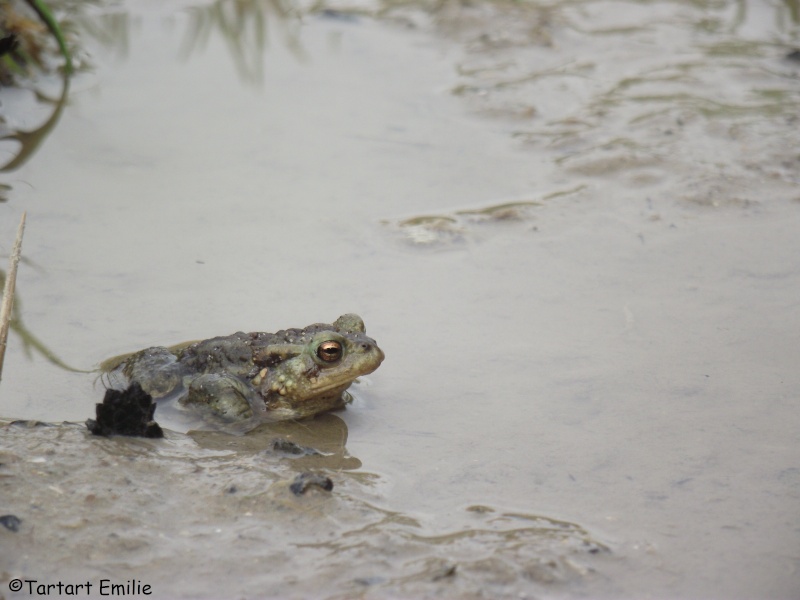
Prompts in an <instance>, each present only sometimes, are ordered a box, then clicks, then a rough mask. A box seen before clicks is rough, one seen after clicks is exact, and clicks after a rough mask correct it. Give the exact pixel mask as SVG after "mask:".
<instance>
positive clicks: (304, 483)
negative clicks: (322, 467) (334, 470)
mask: <svg viewBox="0 0 800 600" xmlns="http://www.w3.org/2000/svg"><path fill="white" fill-rule="evenodd" d="M312 485H315V486H317V487H319V488H322V489H323V490H325V491H326V492H330V491H331V490H332V489H333V481H331V478H330V477H326V476H325V475H318V474H317V473H300V475H298V476H297V477H295V478H294V481H293V482H292V483H291V485H290V486H289V489H290V490H292V493H293V494H294V495H295V496H301V495H303V494H305V493H306V491H308V488H310V487H311V486H312Z"/></svg>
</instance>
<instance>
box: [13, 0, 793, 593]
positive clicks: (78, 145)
mask: <svg viewBox="0 0 800 600" xmlns="http://www.w3.org/2000/svg"><path fill="white" fill-rule="evenodd" d="M234 7H238V8H239V10H241V11H243V14H244V15H245V19H244V22H245V23H246V24H247V25H246V27H245V28H244V29H243V30H242V31H239V32H238V33H235V34H234V35H228V36H227V37H226V35H224V34H223V31H230V30H231V29H234V30H235V27H233V26H232V23H234V22H235V21H236V11H235V10H233V9H234ZM330 7H331V8H332V9H343V8H347V9H352V8H353V7H352V6H351V5H348V6H335V5H333V4H331V5H330ZM797 14H798V10H797V5H796V3H792V2H788V1H787V2H784V3H773V4H765V3H760V4H759V3H750V4H742V3H738V4H736V3H709V4H701V3H695V4H680V3H666V2H665V3H656V4H652V3H650V4H638V3H618V2H585V3H570V4H563V5H545V4H534V3H530V4H519V3H514V4H504V3H499V2H498V3H491V4H488V3H487V4H480V3H478V4H473V5H471V6H459V5H457V4H455V3H451V4H444V5H437V6H436V7H426V6H424V5H422V6H421V5H417V6H413V7H409V6H394V5H391V4H383V5H380V6H378V5H371V4H370V5H365V6H363V7H361V8H360V9H359V10H347V11H345V12H337V11H335V10H329V11H327V12H307V11H305V10H304V9H302V8H301V7H299V6H294V7H290V6H288V5H279V4H277V3H276V4H270V5H256V4H249V3H222V4H200V3H192V2H184V3H181V5H180V6H178V5H175V4H170V5H169V6H164V5H162V4H161V3H142V2H136V3H127V4H123V5H121V6H115V7H107V8H103V7H95V8H91V9H86V12H85V13H83V14H81V15H78V16H77V17H76V18H75V21H76V27H78V30H79V31H81V32H82V33H81V35H82V38H81V39H82V42H83V44H84V45H85V55H84V57H83V59H84V60H86V61H90V62H91V63H92V64H93V65H94V69H93V70H92V71H91V72H85V73H82V74H80V75H79V76H78V77H76V78H75V79H74V80H73V82H72V84H71V87H70V91H69V100H68V105H67V106H66V107H65V108H64V110H63V112H62V113H61V114H60V115H59V118H58V122H57V124H56V126H55V127H54V128H53V130H52V132H51V133H50V134H49V136H48V137H47V139H46V140H45V141H44V142H43V143H42V145H41V146H40V148H39V149H38V151H37V152H36V153H35V154H34V155H33V156H32V157H31V158H30V160H28V161H27V162H26V163H25V164H24V166H22V167H20V168H18V169H16V170H14V171H11V172H8V173H4V174H3V179H2V182H3V183H6V184H8V185H10V186H11V191H10V192H9V193H8V194H7V196H8V201H7V202H5V203H2V204H0V215H2V216H1V217H0V240H3V244H4V249H8V248H10V245H11V240H12V238H13V233H14V231H15V228H16V223H17V220H18V217H19V215H20V213H21V212H22V211H23V210H26V211H27V212H28V230H27V233H26V238H25V243H24V253H25V255H26V257H27V259H28V261H29V262H27V263H25V264H23V265H22V268H21V271H20V274H19V281H18V290H19V298H20V303H19V306H20V308H21V312H20V315H21V318H22V321H23V324H24V326H25V328H26V331H27V332H29V333H30V334H32V335H33V336H35V337H36V340H37V341H39V342H41V344H42V345H43V346H44V347H46V348H47V349H49V350H51V351H52V352H53V353H54V355H55V356H56V357H57V358H58V360H60V361H62V362H63V363H65V364H68V365H70V366H74V367H76V368H79V369H90V368H92V366H93V365H95V364H97V363H99V362H100V361H101V360H103V359H105V358H107V357H109V356H112V355H114V354H119V353H122V352H126V351H130V350H134V349H137V348H140V347H144V346H148V345H151V344H155V343H158V344H171V343H176V342H180V341H183V340H187V339H197V338H202V337H208V336H213V335H219V334H227V333H231V332H233V331H236V330H245V331H250V330H275V329H279V328H284V327H290V326H304V325H306V324H309V323H311V322H316V321H329V320H332V319H335V318H336V317H337V316H338V315H340V314H342V313H345V312H352V311H355V312H358V313H359V314H361V315H362V316H363V317H364V319H365V321H366V324H367V328H368V332H369V334H370V335H371V336H373V337H374V338H375V339H376V340H377V341H378V343H379V344H380V345H381V347H382V348H383V349H384V351H385V352H386V355H387V359H386V361H385V363H384V364H383V365H382V366H381V368H380V369H379V370H378V371H377V372H375V373H374V374H372V375H370V376H369V377H368V378H366V379H365V381H362V382H361V384H359V385H357V386H355V391H354V395H355V397H356V400H355V402H354V403H353V405H352V406H350V407H349V408H348V409H347V410H346V411H344V412H341V413H338V414H336V415H331V416H326V417H324V418H320V419H316V420H314V421H310V422H306V423H301V424H297V425H291V424H290V425H286V427H285V428H278V429H269V430H266V431H259V432H256V433H255V434H253V435H251V436H247V437H246V438H227V437H224V436H222V437H220V436H214V435H211V434H196V433H195V434H189V435H188V436H187V435H184V434H183V433H181V432H180V429H181V428H180V424H178V423H164V424H165V425H166V426H172V428H173V429H174V430H175V431H174V432H171V433H169V435H168V437H167V439H166V440H163V441H160V442H152V441H138V440H120V439H117V440H98V439H94V438H91V437H90V436H88V434H87V433H86V432H85V431H84V430H83V429H82V427H80V426H71V425H62V426H58V427H37V428H31V429H28V428H23V427H21V426H8V427H6V428H4V429H3V430H2V431H3V435H2V436H0V440H2V448H1V449H0V451H2V460H0V462H2V463H3V465H4V466H3V467H2V468H1V469H2V470H0V474H2V475H3V477H2V479H0V484H1V485H3V488H2V489H3V506H2V511H3V512H4V513H9V514H15V515H17V516H18V517H20V518H21V519H22V523H21V524H20V526H19V531H17V532H16V533H14V532H10V531H8V530H7V529H6V528H0V544H2V548H3V553H2V556H3V558H2V561H4V562H3V564H0V573H2V578H3V582H2V585H3V588H2V590H3V591H2V592H0V593H2V594H6V595H10V596H12V597H14V594H9V592H8V587H7V585H8V584H7V581H8V580H10V579H12V578H14V577H22V578H23V579H25V578H27V579H36V580H38V581H39V582H40V583H57V582H58V581H61V582H63V583H65V584H66V583H72V584H78V583H81V582H85V581H91V582H93V583H94V589H93V593H99V586H100V582H101V580H102V579H104V578H105V579H110V580H111V581H112V582H114V583H125V582H126V581H129V580H132V579H136V580H138V581H139V582H140V583H141V584H142V585H150V586H152V588H153V590H154V592H155V594H156V595H158V596H184V597H189V596H208V597H213V596H219V595H230V594H235V595H239V596H246V597H251V596H277V597H288V596H296V597H304V596H309V595H311V596H319V597H353V596H358V595H362V596H366V597H398V596H401V597H423V596H433V595H443V596H445V597H448V596H450V597H482V596H485V597H539V596H545V597H548V596H554V597H575V596H592V597H597V596H615V597H620V596H622V597H642V596H645V595H646V596H649V597H657V598H658V597H687V598H689V597H692V598H694V597H719V598H722V597H725V598H730V597H736V598H752V597H770V598H789V597H796V596H797V594H798V592H799V591H800V575H799V574H798V572H799V570H800V564H799V563H798V548H799V547H800V532H799V531H798V526H799V525H798V509H797V506H798V496H800V450H798V447H799V446H798V441H800V440H798V437H797V431H798V430H800V410H798V408H800V407H799V406H798V405H799V404H800V398H799V397H798V395H799V393H800V374H798V370H797V364H798V359H800V350H798V342H799V341H800V339H799V338H800V334H798V331H800V304H798V300H797V298H798V297H800V267H799V266H798V259H797V256H798V249H800V243H799V242H798V236H797V231H798V227H799V226H800V186H798V183H799V182H800V158H799V157H798V151H797V133H796V132H797V127H798V112H799V111H800V87H799V86H800V64H798V63H797V62H793V61H792V60H789V59H787V58H785V56H786V55H787V54H788V53H789V51H790V50H791V49H792V47H793V46H797V45H798V44H800V40H798V17H797ZM369 15H373V16H374V17H376V18H374V19H373V18H372V17H370V16H369ZM101 31H105V32H108V31H112V32H113V35H101V34H100V33H99V32H101ZM44 84H49V85H50V86H51V87H52V88H53V89H54V90H55V94H56V95H57V92H58V88H57V86H54V85H53V82H44ZM2 100H3V108H4V110H7V111H10V110H11V108H12V107H17V106H18V107H20V109H19V110H21V111H25V110H27V111H30V112H27V113H23V115H22V116H15V117H14V118H15V119H17V121H14V122H11V123H10V126H13V127H18V128H22V129H26V128H30V127H34V126H36V125H37V124H39V123H42V122H43V121H45V120H46V118H47V115H48V114H51V113H50V112H48V109H50V108H51V107H50V106H43V105H36V104H35V99H34V98H33V96H32V95H31V94H30V93H28V92H24V91H13V90H6V89H4V90H3V91H2ZM32 106H34V107H35V108H32ZM6 118H7V119H11V117H10V116H6ZM0 150H2V151H3V152H6V153H7V154H6V156H7V157H8V159H4V163H5V162H7V160H10V159H11V157H12V156H13V152H14V146H12V145H10V144H6V145H4V146H2V147H0ZM26 339H27V340H28V341H30V338H29V337H28V338H23V337H21V336H20V335H17V334H15V335H12V337H11V339H10V343H9V350H8V353H7V356H6V365H5V368H4V371H3V381H2V396H1V397H0V401H2V411H0V412H1V413H2V415H3V416H6V417H10V418H12V417H13V418H21V419H39V420H44V421H48V422H58V421H62V420H66V421H78V422H80V421H82V420H84V419H85V418H86V417H89V416H92V414H93V406H94V403H95V402H97V401H99V399H100V397H101V396H102V389H101V388H100V387H99V386H97V385H95V379H94V377H93V376H92V375H89V374H85V373H76V372H71V371H68V370H65V369H63V368H61V367H59V366H57V365H54V364H53V363H52V362H51V361H48V360H47V358H46V357H45V356H44V355H43V354H42V353H41V352H39V351H38V350H37V349H36V348H33V347H31V346H26V345H25V343H24V341H25V340H26ZM26 350H30V351H31V353H32V355H31V356H27V355H26ZM51 358H52V357H51ZM157 417H158V413H157ZM276 436H277V437H283V438H288V439H291V440H293V441H297V442H298V443H300V444H301V445H304V446H308V447H314V448H317V449H318V450H320V451H321V452H323V455H322V456H321V457H320V456H300V457H297V456H288V455H284V454H282V453H280V452H278V451H275V450H272V445H271V444H272V441H273V440H274V439H275V437H276ZM308 470H313V471H317V472H321V473H323V474H326V475H327V476H329V477H330V478H331V479H332V481H333V484H334V489H333V492H332V493H327V492H323V491H321V490H316V489H312V490H310V491H309V492H308V493H307V494H306V495H304V496H300V497H296V496H294V495H293V494H291V493H290V492H288V491H287V488H288V482H291V481H292V479H293V478H294V477H295V476H296V474H297V473H299V472H304V471H308ZM221 548H224V551H220V549H221ZM175 573H182V574H185V575H184V576H183V577H176V576H175ZM24 591H25V590H24ZM33 591H34V592H36V590H35V589H34V590H33ZM135 591H136V590H134V592H135ZM131 595H133V594H131Z"/></svg>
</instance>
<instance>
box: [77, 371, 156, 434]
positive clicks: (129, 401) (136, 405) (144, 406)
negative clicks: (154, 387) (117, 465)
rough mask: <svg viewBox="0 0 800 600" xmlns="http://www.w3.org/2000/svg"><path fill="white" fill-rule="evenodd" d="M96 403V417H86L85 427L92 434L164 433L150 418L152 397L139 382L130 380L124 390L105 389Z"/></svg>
mask: <svg viewBox="0 0 800 600" xmlns="http://www.w3.org/2000/svg"><path fill="white" fill-rule="evenodd" d="M96 407H97V408H96V411H97V420H94V419H88V420H87V421H86V427H88V428H89V431H91V432H92V433H93V434H95V435H105V436H109V435H130V436H136V437H147V438H160V437H164V432H163V431H162V430H161V426H160V425H159V424H158V423H156V422H155V421H154V420H153V415H154V414H155V412H156V405H155V403H154V402H153V398H152V397H151V396H150V394H148V393H146V392H145V391H144V390H143V389H142V386H140V385H139V384H138V383H135V382H134V383H132V384H131V385H130V387H128V389H127V390H106V395H105V397H104V398H103V403H102V404H97V405H96Z"/></svg>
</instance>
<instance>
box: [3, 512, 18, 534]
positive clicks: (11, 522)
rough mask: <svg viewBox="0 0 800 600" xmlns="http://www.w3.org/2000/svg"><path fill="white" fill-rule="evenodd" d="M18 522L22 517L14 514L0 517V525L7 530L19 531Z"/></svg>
mask: <svg viewBox="0 0 800 600" xmlns="http://www.w3.org/2000/svg"><path fill="white" fill-rule="evenodd" d="M20 523H22V519H20V518H19V517H17V516H14V515H3V516H2V517H0V525H2V526H3V527H5V528H6V529H8V530H9V531H15V532H16V531H19V526H20Z"/></svg>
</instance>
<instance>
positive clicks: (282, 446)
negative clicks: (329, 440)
mask: <svg viewBox="0 0 800 600" xmlns="http://www.w3.org/2000/svg"><path fill="white" fill-rule="evenodd" d="M272 450H273V451H274V452H280V453H282V454H289V455H292V456H321V455H322V453H321V452H320V451H319V450H316V449H315V448H310V447H308V446H301V445H300V444H297V443H295V442H293V441H291V440H287V439H284V438H278V439H276V440H273V442H272Z"/></svg>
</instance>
